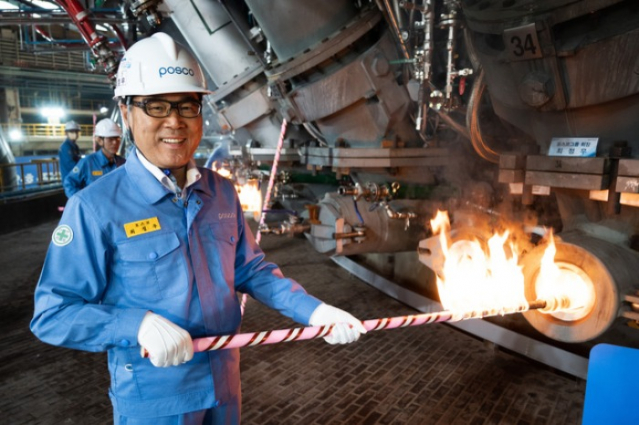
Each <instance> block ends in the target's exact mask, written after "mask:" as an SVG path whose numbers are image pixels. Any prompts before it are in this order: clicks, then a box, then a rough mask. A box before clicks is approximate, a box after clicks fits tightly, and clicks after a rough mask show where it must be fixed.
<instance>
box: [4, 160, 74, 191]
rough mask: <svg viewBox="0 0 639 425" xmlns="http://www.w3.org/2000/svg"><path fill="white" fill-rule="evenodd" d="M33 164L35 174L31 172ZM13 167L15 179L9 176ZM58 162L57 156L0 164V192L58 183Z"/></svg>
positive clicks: (59, 179)
mask: <svg viewBox="0 0 639 425" xmlns="http://www.w3.org/2000/svg"><path fill="white" fill-rule="evenodd" d="M34 166H35V175H34V174H32V171H33V168H34ZM12 168H15V171H16V179H15V182H14V181H13V180H14V179H13V178H11V174H12V173H11V171H12V170H11V169H12ZM59 183H61V178H60V164H59V161H58V159H57V158H51V159H32V160H31V161H30V162H25V163H21V164H0V192H1V193H5V192H19V191H26V190H29V189H39V188H42V187H43V186H46V185H52V184H59Z"/></svg>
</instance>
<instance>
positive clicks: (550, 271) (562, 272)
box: [431, 211, 594, 320]
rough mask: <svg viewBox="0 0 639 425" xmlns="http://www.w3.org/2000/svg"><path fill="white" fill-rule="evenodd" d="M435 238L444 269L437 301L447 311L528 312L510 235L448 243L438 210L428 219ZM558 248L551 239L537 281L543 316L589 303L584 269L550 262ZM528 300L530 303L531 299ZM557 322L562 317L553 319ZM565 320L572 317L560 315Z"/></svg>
mask: <svg viewBox="0 0 639 425" xmlns="http://www.w3.org/2000/svg"><path fill="white" fill-rule="evenodd" d="M431 229H432V230H433V233H438V234H439V235H438V237H439V241H440V244H441V251H442V254H443V256H444V261H443V267H442V269H441V271H440V273H439V274H438V275H437V288H438V291H439V296H440V301H441V303H442V305H443V306H444V308H445V309H446V310H449V311H452V312H457V313H459V312H482V313H483V314H484V315H489V314H491V315H493V314H505V313H510V312H515V311H522V310H525V309H527V308H528V301H527V300H526V296H525V279H524V273H523V270H522V269H523V267H522V266H521V265H520V264H519V257H518V255H517V253H518V252H519V250H518V248H517V246H516V244H515V241H514V238H513V237H512V236H511V232H509V231H504V232H503V233H495V234H494V235H493V236H492V237H491V238H490V239H489V240H488V241H485V242H484V241H480V240H477V239H475V240H469V239H460V240H457V241H454V242H453V241H451V237H450V222H449V219H448V213H447V212H445V211H438V212H437V215H436V217H435V218H434V219H433V220H431ZM556 252H557V248H556V246H555V244H554V238H553V237H552V234H551V236H550V243H549V244H548V247H547V249H546V251H545V252H544V255H543V257H542V261H541V268H540V272H539V274H538V277H537V280H536V283H535V285H536V291H537V299H538V300H544V301H546V300H547V301H548V302H547V307H546V310H545V312H552V313H553V314H554V315H557V314H559V315H561V314H563V313H561V312H558V311H560V310H561V311H569V310H575V309H576V308H581V307H583V306H584V305H587V304H588V303H590V305H592V303H594V292H593V290H592V285H591V288H590V291H588V290H586V289H588V281H589V278H588V276H587V275H586V273H585V272H583V270H581V269H579V268H578V267H577V266H574V265H566V264H565V263H559V264H556V263H555V261H554V258H555V254H556ZM531 301H532V300H531ZM558 317H560V318H561V316H558ZM564 317H568V318H569V319H570V320H575V319H573V317H574V316H564Z"/></svg>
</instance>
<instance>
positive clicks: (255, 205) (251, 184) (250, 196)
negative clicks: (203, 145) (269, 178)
mask: <svg viewBox="0 0 639 425" xmlns="http://www.w3.org/2000/svg"><path fill="white" fill-rule="evenodd" d="M212 169H213V171H215V172H216V173H218V174H219V175H221V176H222V177H224V178H227V179H229V180H231V181H233V182H234V183H233V184H234V185H235V190H236V191H237V195H238V197H239V198H240V204H241V205H242V211H244V212H252V213H253V215H254V216H255V215H259V214H261V212H262V192H261V191H260V182H259V180H257V179H254V178H249V179H248V180H246V182H245V183H244V184H242V183H241V182H240V181H239V180H240V179H238V178H236V177H235V175H234V174H233V172H232V171H231V170H230V169H229V168H226V167H225V166H224V165H221V166H219V167H218V166H217V164H216V163H213V167H212ZM241 180H244V179H243V178H242V179H241Z"/></svg>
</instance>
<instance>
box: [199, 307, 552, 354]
mask: <svg viewBox="0 0 639 425" xmlns="http://www.w3.org/2000/svg"><path fill="white" fill-rule="evenodd" d="M537 303H538V305H537V304H534V305H533V303H531V304H530V306H529V305H520V306H516V307H513V308H508V309H500V310H487V311H471V312H465V313H453V312H450V311H441V312H437V313H425V314H417V315H408V316H397V317H389V318H382V319H372V320H364V321H362V324H363V325H364V328H366V330H367V331H379V330H382V329H395V328H405V327H407V326H419V325H425V324H429V323H441V322H459V321H462V320H467V319H481V318H483V317H490V316H498V315H505V314H512V313H520V312H523V311H526V310H529V309H532V308H543V307H544V306H545V305H546V303H545V302H543V301H540V302H537ZM333 326H334V325H324V326H308V327H305V328H292V329H280V330H274V331H262V332H250V333H243V334H236V335H220V336H211V337H206V338H198V339H195V340H194V341H193V349H194V351H195V352H202V351H212V350H225V349H229V348H241V347H252V346H255V345H266V344H277V343H280V342H290V341H303V340H309V339H316V338H322V337H325V336H327V335H328V334H329V333H330V332H331V330H333Z"/></svg>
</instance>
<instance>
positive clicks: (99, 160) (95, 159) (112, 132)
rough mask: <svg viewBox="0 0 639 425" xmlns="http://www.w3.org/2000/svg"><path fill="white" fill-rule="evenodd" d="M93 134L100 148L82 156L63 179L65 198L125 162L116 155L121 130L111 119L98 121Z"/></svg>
mask: <svg viewBox="0 0 639 425" xmlns="http://www.w3.org/2000/svg"><path fill="white" fill-rule="evenodd" d="M93 135H94V136H95V140H96V143H97V144H98V146H100V149H99V150H98V151H97V152H93V153H92V154H91V155H87V156H86V157H84V158H82V159H81V160H80V162H78V165H76V166H75V167H73V170H72V171H71V173H70V174H69V175H68V176H67V177H66V178H65V179H64V184H63V186H64V193H66V195H67V198H70V197H72V196H73V195H74V194H75V193H76V192H78V191H79V190H80V189H83V188H85V187H87V186H88V185H89V184H91V183H93V182H94V181H96V180H97V179H99V178H100V177H102V176H103V175H105V174H107V173H110V172H111V171H113V170H115V169H116V168H117V167H119V166H120V165H122V164H124V162H125V159H124V158H122V157H121V156H120V155H118V149H120V138H121V137H122V130H121V129H120V126H119V125H117V124H116V123H115V122H114V121H113V120H112V119H110V118H104V119H103V120H100V121H98V123H97V124H96V125H95V132H94V133H93Z"/></svg>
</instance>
